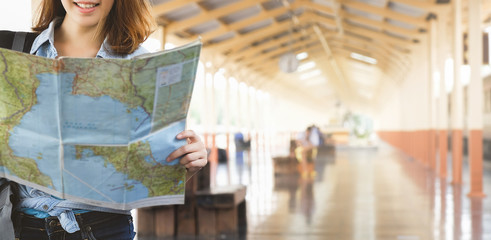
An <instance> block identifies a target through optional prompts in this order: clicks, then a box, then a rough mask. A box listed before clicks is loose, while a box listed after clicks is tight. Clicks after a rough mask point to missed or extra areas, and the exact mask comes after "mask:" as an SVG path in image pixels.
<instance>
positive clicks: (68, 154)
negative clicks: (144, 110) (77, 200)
mask: <svg viewBox="0 0 491 240" xmlns="http://www.w3.org/2000/svg"><path fill="white" fill-rule="evenodd" d="M184 127H185V121H180V122H176V123H174V124H171V125H169V126H168V127H166V128H163V129H162V130H161V131H159V132H157V133H154V134H152V135H150V136H148V137H147V138H144V139H143V140H142V141H144V142H148V143H149V144H150V148H151V150H152V155H153V157H154V158H155V160H157V161H158V162H159V163H162V164H166V165H174V164H178V163H179V161H178V160H177V159H176V160H174V161H172V162H170V163H168V162H166V161H165V160H166V158H167V156H169V154H170V153H172V152H173V151H174V150H176V149H177V148H179V147H180V146H182V145H184V144H186V141H185V140H177V139H176V135H177V134H179V133H180V132H182V131H183V130H184ZM64 153H65V155H64V157H65V161H64V168H65V170H64V175H63V179H64V185H65V193H67V194H70V195H73V196H77V197H84V198H90V199H94V200H99V201H109V202H117V203H124V202H133V201H137V200H140V199H143V198H146V197H148V189H147V188H146V187H145V186H144V185H143V184H142V183H141V182H139V181H136V180H134V179H128V176H127V175H126V174H123V173H120V172H117V171H116V169H115V168H114V166H113V165H112V164H110V163H107V166H105V165H104V158H103V157H101V156H97V155H94V153H93V152H92V151H91V150H85V151H84V152H83V153H82V157H81V159H77V158H76V151H75V147H74V146H73V145H65V146H64ZM147 161H149V160H148V159H147ZM149 162H153V161H149ZM126 186H128V187H132V189H131V190H128V191H126V193H125V188H126ZM125 195H126V197H125Z"/></svg>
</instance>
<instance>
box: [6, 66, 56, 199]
mask: <svg viewBox="0 0 491 240" xmlns="http://www.w3.org/2000/svg"><path fill="white" fill-rule="evenodd" d="M37 77H38V79H39V80H40V85H39V87H38V89H37V90H36V94H37V101H38V103H37V104H36V105H34V106H33V107H32V109H31V111H29V112H28V113H26V114H25V115H24V117H23V118H22V119H21V122H20V124H19V125H17V126H16V127H14V129H13V130H12V132H11V134H12V135H11V137H10V139H9V146H10V148H11V149H12V150H13V151H14V154H15V155H16V156H18V157H26V158H30V159H33V160H35V161H36V163H37V164H38V168H39V170H40V171H41V172H42V173H43V174H46V175H48V176H49V177H51V179H52V181H53V183H54V188H55V189H57V190H61V187H62V186H61V175H60V169H61V167H60V164H59V159H60V155H59V154H60V149H59V147H60V141H59V135H60V133H59V130H58V126H57V124H53V123H56V122H58V117H59V116H58V97H57V96H58V94H57V92H56V90H57V85H56V76H55V75H52V74H49V73H46V74H39V75H37ZM25 104H27V103H25Z"/></svg>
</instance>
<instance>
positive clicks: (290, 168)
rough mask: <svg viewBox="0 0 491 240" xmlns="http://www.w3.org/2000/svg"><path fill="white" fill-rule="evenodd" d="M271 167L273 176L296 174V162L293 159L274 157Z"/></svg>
mask: <svg viewBox="0 0 491 240" xmlns="http://www.w3.org/2000/svg"><path fill="white" fill-rule="evenodd" d="M273 166H274V175H275V176H279V175H292V174H298V161H297V159H296V158H295V157H291V156H284V157H274V158H273Z"/></svg>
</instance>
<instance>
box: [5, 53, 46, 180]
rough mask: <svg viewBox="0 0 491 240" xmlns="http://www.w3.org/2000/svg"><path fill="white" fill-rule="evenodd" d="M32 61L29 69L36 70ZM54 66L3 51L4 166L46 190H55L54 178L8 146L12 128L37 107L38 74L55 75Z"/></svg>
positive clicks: (44, 61) (36, 59) (42, 60)
mask: <svg viewBox="0 0 491 240" xmlns="http://www.w3.org/2000/svg"><path fill="white" fill-rule="evenodd" d="M29 62H31V63H32V64H30V65H29V66H34V68H29V67H27V66H28V63H29ZM9 63H24V64H9ZM51 63H52V62H51V61H49V60H48V61H47V60H45V59H42V58H37V57H32V58H26V57H25V55H23V54H20V53H17V52H13V51H7V50H4V49H0V139H1V141H0V166H4V167H5V168H6V169H7V170H9V171H10V172H11V173H12V174H14V175H16V176H17V177H19V178H21V179H23V180H26V181H29V182H32V183H36V184H38V185H41V186H44V187H53V182H52V180H51V178H50V177H49V176H47V175H44V174H43V173H41V171H40V170H39V168H38V166H37V163H36V161H35V160H34V159H30V158H25V157H17V156H15V155H14V154H13V151H12V149H11V148H10V147H9V145H8V144H9V139H10V136H11V131H12V129H13V128H14V127H15V126H17V125H18V124H20V121H21V119H22V118H23V117H24V115H25V114H26V113H28V112H29V111H31V109H32V107H33V106H34V105H36V104H37V96H36V89H37V87H38V86H39V80H38V79H37V78H36V74H38V73H42V72H46V73H50V72H52V71H53V70H52V69H53V66H52V64H51ZM14 79H22V80H23V81H17V80H14Z"/></svg>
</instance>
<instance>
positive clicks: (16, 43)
mask: <svg viewBox="0 0 491 240" xmlns="http://www.w3.org/2000/svg"><path fill="white" fill-rule="evenodd" d="M37 36H38V34H37V33H32V32H12V31H0V48H6V49H12V50H15V51H19V52H25V53H29V52H30V51H31V47H32V44H33V43H34V40H35V39H36V37H37ZM14 47H15V48H14Z"/></svg>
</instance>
